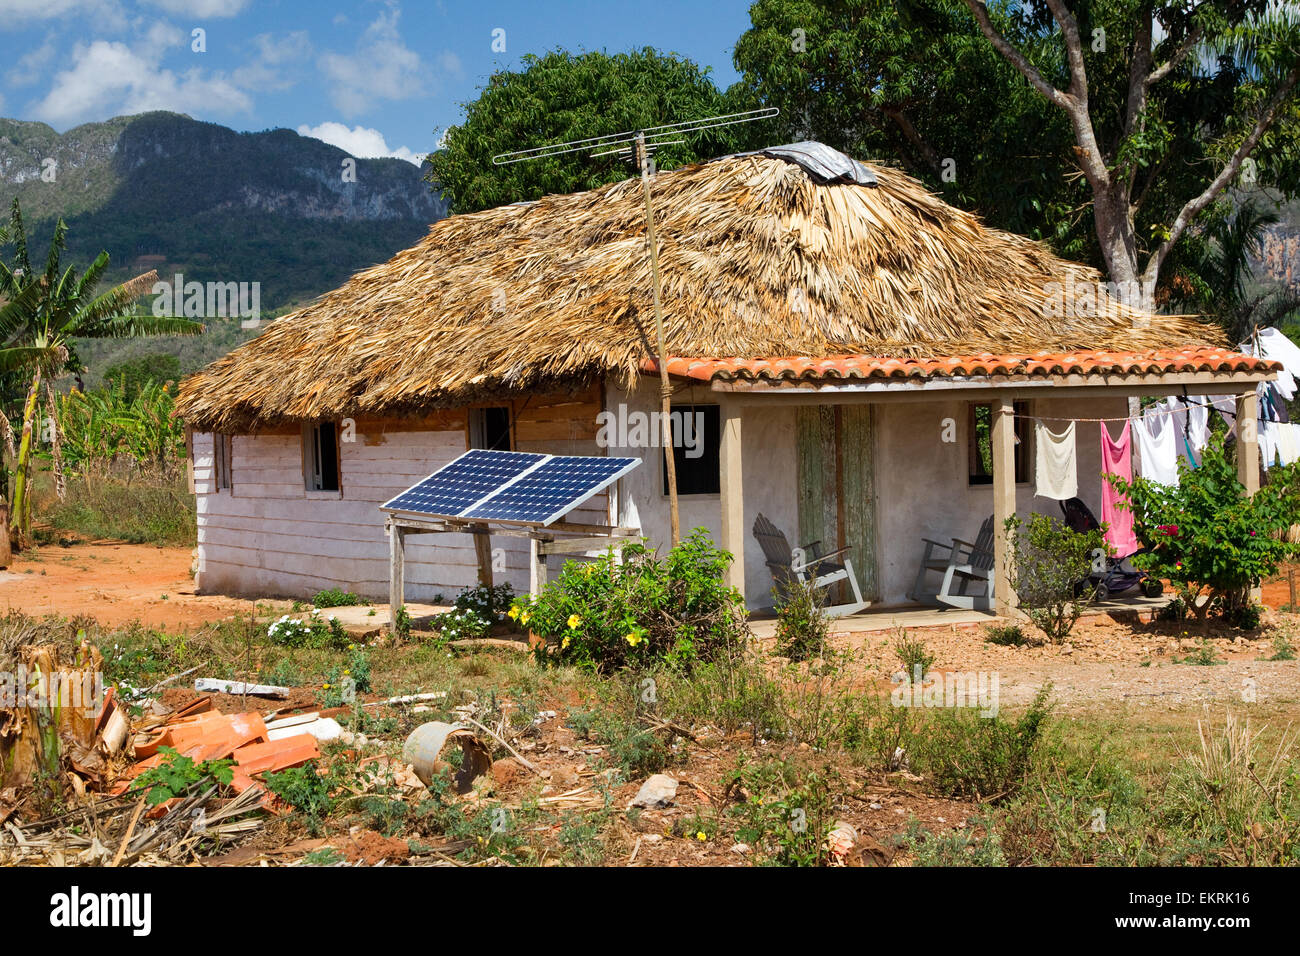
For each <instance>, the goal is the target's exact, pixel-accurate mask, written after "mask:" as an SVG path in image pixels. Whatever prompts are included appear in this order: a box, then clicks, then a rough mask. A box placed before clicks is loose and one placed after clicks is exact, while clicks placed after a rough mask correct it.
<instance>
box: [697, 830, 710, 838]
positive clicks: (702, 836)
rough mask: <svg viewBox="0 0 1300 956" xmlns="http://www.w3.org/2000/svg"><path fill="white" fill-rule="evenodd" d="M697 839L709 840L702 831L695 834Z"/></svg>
mask: <svg viewBox="0 0 1300 956" xmlns="http://www.w3.org/2000/svg"><path fill="white" fill-rule="evenodd" d="M695 839H697V840H707V839H708V837H706V836H705V835H704V831H703V830H701V831H700V832H699V833H697V834H695Z"/></svg>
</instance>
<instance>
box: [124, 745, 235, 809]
mask: <svg viewBox="0 0 1300 956" xmlns="http://www.w3.org/2000/svg"><path fill="white" fill-rule="evenodd" d="M158 752H159V753H160V754H162V755H163V759H162V761H161V762H160V763H159V764H158V765H157V766H155V767H150V768H149V769H148V770H146V771H144V772H143V773H142V774H140V775H139V776H138V777H136V778H135V781H134V784H133V786H132V789H137V790H139V789H147V790H148V792H147V793H146V794H145V798H144V802H145V803H146V804H148V805H149V806H151V807H152V806H157V805H158V804H160V803H164V802H166V801H168V800H170V799H172V797H179V796H180V795H181V794H183V793H185V792H186V791H188V790H189V789H190V788H192V787H194V786H196V785H200V784H204V783H207V784H208V785H217V784H221V785H227V786H228V785H229V784H230V781H231V780H233V779H234V776H235V775H234V770H233V769H232V768H233V767H234V765H235V762H234V761H233V760H204V761H201V762H199V763H195V762H194V759H193V758H192V757H184V756H182V755H181V754H180V753H178V752H177V751H176V750H175V749H174V748H172V747H159V748H158Z"/></svg>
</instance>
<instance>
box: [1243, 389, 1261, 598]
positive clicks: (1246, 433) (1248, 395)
mask: <svg viewBox="0 0 1300 956" xmlns="http://www.w3.org/2000/svg"><path fill="white" fill-rule="evenodd" d="M1237 480H1238V481H1240V482H1241V483H1242V484H1243V485H1245V486H1246V494H1248V495H1253V494H1254V493H1255V492H1257V491H1259V396H1258V394H1257V393H1256V392H1255V388H1254V386H1251V389H1250V391H1249V392H1242V393H1241V394H1240V395H1238V396H1237ZM1250 599H1251V600H1252V601H1255V602H1256V603H1258V602H1259V601H1261V600H1262V599H1263V590H1262V589H1261V588H1257V587H1254V588H1251V589H1250Z"/></svg>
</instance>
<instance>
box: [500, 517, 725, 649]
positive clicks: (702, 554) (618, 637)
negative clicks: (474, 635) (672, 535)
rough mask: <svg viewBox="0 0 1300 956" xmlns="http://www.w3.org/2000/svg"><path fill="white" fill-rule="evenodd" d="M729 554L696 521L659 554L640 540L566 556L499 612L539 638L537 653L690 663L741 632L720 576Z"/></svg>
mask: <svg viewBox="0 0 1300 956" xmlns="http://www.w3.org/2000/svg"><path fill="white" fill-rule="evenodd" d="M730 563H731V555H730V554H729V553H727V552H726V551H720V550H718V549H717V548H715V547H714V545H713V542H712V541H711V540H710V539H709V535H708V532H707V531H705V530H704V529H703V528H696V529H695V530H694V531H693V532H691V534H690V535H689V536H688V537H687V538H686V539H684V540H683V541H682V542H681V543H680V544H679V545H677V547H675V548H673V549H672V550H671V551H669V552H668V554H667V555H666V556H665V557H664V558H662V559H660V558H659V556H658V555H657V554H656V553H655V552H654V551H651V550H649V549H648V548H646V547H644V546H643V545H640V544H629V545H625V546H624V548H623V561H622V563H621V564H620V563H618V561H617V560H616V559H615V556H614V555H613V554H612V553H607V554H605V555H604V556H602V557H601V558H600V559H598V560H595V561H587V562H582V561H568V562H565V565H564V569H563V570H562V571H561V572H560V575H559V576H558V577H557V578H556V579H555V580H554V581H552V582H551V583H550V584H549V585H548V586H547V588H546V590H545V591H543V592H542V594H541V595H540V596H539V597H538V598H536V599H535V600H534V599H532V598H529V597H527V596H521V597H519V598H516V599H515V601H514V603H513V604H512V606H511V608H510V611H509V612H508V614H507V616H508V617H509V618H510V619H511V620H513V621H516V622H518V623H519V625H520V626H522V627H524V628H526V629H527V630H530V631H532V632H533V633H534V634H536V635H537V636H538V637H542V638H545V640H546V646H545V647H541V646H539V647H538V649H537V650H538V654H539V659H542V660H555V661H561V662H564V663H569V664H576V665H578V666H580V667H586V668H590V669H593V670H602V671H608V670H613V669H616V668H618V667H622V666H624V665H626V664H634V663H638V662H643V661H649V660H654V659H662V660H665V661H667V662H669V663H675V664H680V665H683V666H690V665H691V664H692V663H694V662H695V661H697V660H711V659H712V658H713V657H714V656H715V655H716V654H717V653H718V652H719V651H721V650H723V649H725V648H729V647H734V646H735V645H737V644H739V643H740V642H741V641H743V639H744V635H745V631H746V625H745V604H744V599H743V598H742V597H741V595H740V593H739V592H738V591H737V590H736V589H735V588H732V587H728V586H727V585H726V584H724V583H723V575H724V574H725V572H726V569H727V566H728V565H729V564H730Z"/></svg>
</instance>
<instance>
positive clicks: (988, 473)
mask: <svg viewBox="0 0 1300 956" xmlns="http://www.w3.org/2000/svg"><path fill="white" fill-rule="evenodd" d="M1028 414H1029V403H1028V402H1016V403H1015V415H1016V420H1015V432H1016V482H1017V483H1018V484H1019V483H1023V482H1026V481H1028V480H1029V440H1028V438H1029V419H1028V418H1026V417H1025V416H1026V415H1028ZM967 435H968V442H969V450H970V451H969V459H970V472H969V474H970V484H972V485H991V484H993V406H992V405H991V404H988V405H982V404H972V405H971V406H970V419H969V422H968V424H967Z"/></svg>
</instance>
